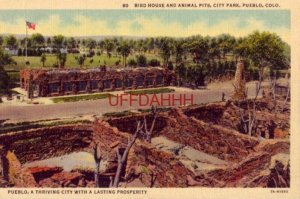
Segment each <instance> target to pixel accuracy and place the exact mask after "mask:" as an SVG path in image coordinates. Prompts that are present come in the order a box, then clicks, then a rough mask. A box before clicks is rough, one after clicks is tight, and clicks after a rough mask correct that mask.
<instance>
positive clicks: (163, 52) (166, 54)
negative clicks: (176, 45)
mask: <svg viewBox="0 0 300 199" xmlns="http://www.w3.org/2000/svg"><path fill="white" fill-rule="evenodd" d="M159 48H160V56H161V57H162V59H163V60H164V66H167V64H168V62H169V59H170V57H171V55H172V50H173V47H172V44H171V40H170V39H169V38H163V39H162V40H161V42H160V47H159Z"/></svg>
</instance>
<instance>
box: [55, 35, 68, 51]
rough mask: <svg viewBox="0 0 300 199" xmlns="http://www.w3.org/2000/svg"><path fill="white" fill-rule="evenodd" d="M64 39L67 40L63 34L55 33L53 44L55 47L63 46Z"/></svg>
mask: <svg viewBox="0 0 300 199" xmlns="http://www.w3.org/2000/svg"><path fill="white" fill-rule="evenodd" d="M64 40H65V37H64V36H63V35H55V36H54V37H53V44H54V47H55V48H58V49H60V48H62V46H63V44H64Z"/></svg>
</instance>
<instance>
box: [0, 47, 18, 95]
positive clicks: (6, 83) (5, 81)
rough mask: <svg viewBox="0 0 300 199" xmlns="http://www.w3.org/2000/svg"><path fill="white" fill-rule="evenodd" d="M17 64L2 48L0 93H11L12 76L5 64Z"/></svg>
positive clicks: (0, 55) (0, 56) (0, 51)
mask: <svg viewBox="0 0 300 199" xmlns="http://www.w3.org/2000/svg"><path fill="white" fill-rule="evenodd" d="M10 64H15V61H14V60H13V59H12V58H11V57H10V56H9V55H8V54H6V53H4V52H3V51H2V50H1V49H0V94H1V93H3V94H9V93H10V91H9V88H10V78H9V76H8V74H7V72H6V71H5V69H4V66H5V65H10Z"/></svg>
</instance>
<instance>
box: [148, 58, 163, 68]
mask: <svg viewBox="0 0 300 199" xmlns="http://www.w3.org/2000/svg"><path fill="white" fill-rule="evenodd" d="M148 65H149V66H152V67H155V66H160V62H159V61H158V60H157V59H151V60H150V61H149V62H148Z"/></svg>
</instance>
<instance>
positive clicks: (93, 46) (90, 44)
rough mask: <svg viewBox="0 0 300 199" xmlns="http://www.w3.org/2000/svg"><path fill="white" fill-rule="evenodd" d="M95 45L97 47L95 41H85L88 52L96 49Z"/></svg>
mask: <svg viewBox="0 0 300 199" xmlns="http://www.w3.org/2000/svg"><path fill="white" fill-rule="evenodd" d="M96 45H97V42H96V40H94V39H91V38H89V39H87V40H86V47H88V48H89V49H90V50H92V49H94V48H96Z"/></svg>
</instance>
